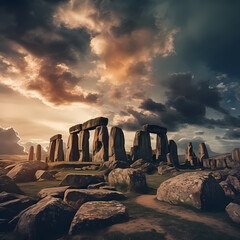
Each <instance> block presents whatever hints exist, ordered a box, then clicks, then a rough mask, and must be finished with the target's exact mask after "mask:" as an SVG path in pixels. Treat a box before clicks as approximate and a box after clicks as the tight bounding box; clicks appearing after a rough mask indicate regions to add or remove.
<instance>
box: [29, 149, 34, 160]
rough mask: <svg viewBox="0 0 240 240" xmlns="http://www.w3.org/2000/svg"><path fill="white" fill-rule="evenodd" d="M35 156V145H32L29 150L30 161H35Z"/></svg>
mask: <svg viewBox="0 0 240 240" xmlns="http://www.w3.org/2000/svg"><path fill="white" fill-rule="evenodd" d="M33 156H34V149H33V146H31V147H30V148H29V151H28V161H33Z"/></svg>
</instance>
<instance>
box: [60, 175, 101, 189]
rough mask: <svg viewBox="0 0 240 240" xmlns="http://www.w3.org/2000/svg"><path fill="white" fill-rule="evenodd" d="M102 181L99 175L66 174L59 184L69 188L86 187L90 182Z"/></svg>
mask: <svg viewBox="0 0 240 240" xmlns="http://www.w3.org/2000/svg"><path fill="white" fill-rule="evenodd" d="M100 182H104V177H103V176H101V175H89V174H74V173H71V174H68V175H67V176H66V177H65V178H64V179H63V180H62V182H61V183H60V186H70V187H71V188H87V187H88V185H90V184H95V183H100Z"/></svg>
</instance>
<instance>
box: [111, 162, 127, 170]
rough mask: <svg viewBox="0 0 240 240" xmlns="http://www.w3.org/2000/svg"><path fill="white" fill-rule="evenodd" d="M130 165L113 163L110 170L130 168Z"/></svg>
mask: <svg viewBox="0 0 240 240" xmlns="http://www.w3.org/2000/svg"><path fill="white" fill-rule="evenodd" d="M129 167H130V165H129V163H128V162H126V161H112V162H111V163H110V164H109V168H110V169H115V168H129Z"/></svg>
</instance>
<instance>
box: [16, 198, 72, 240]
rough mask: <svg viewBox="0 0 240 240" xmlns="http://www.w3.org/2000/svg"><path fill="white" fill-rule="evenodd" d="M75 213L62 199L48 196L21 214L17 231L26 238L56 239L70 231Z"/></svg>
mask: <svg viewBox="0 0 240 240" xmlns="http://www.w3.org/2000/svg"><path fill="white" fill-rule="evenodd" d="M74 213H75V211H74V209H73V208H72V207H70V206H68V205H67V204H66V203H65V202H63V201H62V200H61V199H59V198H51V197H46V198H44V199H42V200H41V201H39V202H38V203H36V204H34V205H33V206H31V207H29V208H28V209H26V210H25V211H23V212H21V213H20V214H19V216H18V223H17V225H16V228H15V232H18V233H19V234H20V235H21V236H22V237H23V238H24V239H36V240H38V239H39V240H42V239H56V238H57V237H60V236H61V235H62V234H64V233H66V232H67V231H68V229H69V226H70V224H71V221H72V219H73V216H74Z"/></svg>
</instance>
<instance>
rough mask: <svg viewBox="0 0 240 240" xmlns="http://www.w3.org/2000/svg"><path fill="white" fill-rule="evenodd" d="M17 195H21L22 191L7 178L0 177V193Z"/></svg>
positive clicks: (4, 176)
mask: <svg viewBox="0 0 240 240" xmlns="http://www.w3.org/2000/svg"><path fill="white" fill-rule="evenodd" d="M3 191H5V192H9V193H18V194H22V193H23V192H22V190H21V189H20V188H19V187H18V186H17V185H16V183H15V182H14V181H13V180H12V179H11V178H10V177H8V176H6V175H2V176H0V192H3Z"/></svg>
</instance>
